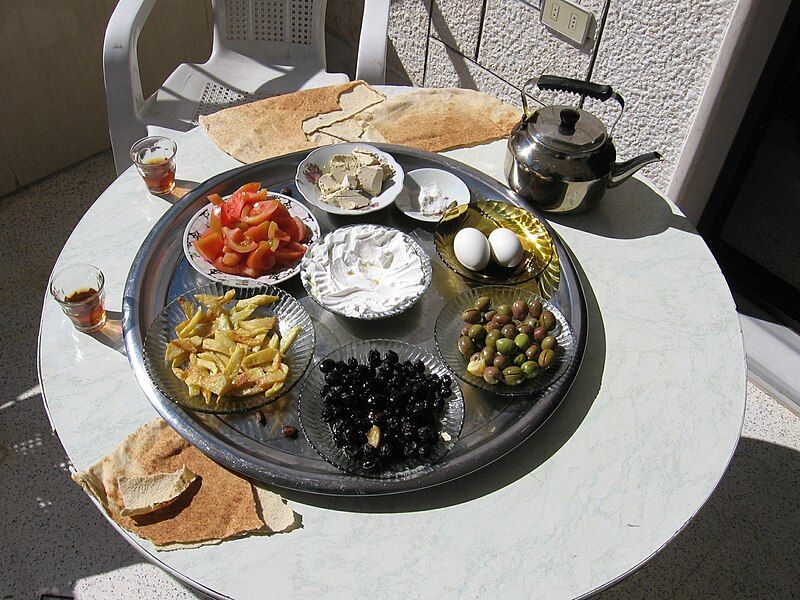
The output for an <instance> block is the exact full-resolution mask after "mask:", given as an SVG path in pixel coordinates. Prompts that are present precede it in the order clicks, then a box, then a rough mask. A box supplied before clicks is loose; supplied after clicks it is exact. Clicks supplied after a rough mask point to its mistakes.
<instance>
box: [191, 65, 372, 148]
mask: <svg viewBox="0 0 800 600" xmlns="http://www.w3.org/2000/svg"><path fill="white" fill-rule="evenodd" d="M365 87H366V88H369V86H368V85H367V84H366V83H365V82H363V81H350V82H348V83H343V84H341V85H332V86H327V87H321V88H309V89H306V90H300V91H298V92H292V93H289V94H283V95H280V96H273V97H272V98H264V99H263V100H256V101H254V102H248V103H247V104H241V105H238V106H232V107H230V108H226V109H223V110H220V111H219V112H216V113H213V114H211V115H202V116H200V118H199V121H200V125H202V126H203V128H204V129H205V131H206V134H207V135H208V137H209V138H211V140H212V141H213V142H214V143H215V144H216V145H217V146H218V147H219V148H220V149H221V150H222V151H223V152H225V153H227V154H230V155H231V156H232V157H233V158H235V159H236V160H238V161H240V162H243V163H253V162H257V161H259V160H264V159H266V158H272V157H274V156H280V155H282V154H287V153H289V152H296V151H298V150H306V149H309V148H313V147H315V146H317V145H319V143H318V142H315V141H313V140H309V138H308V136H307V135H306V133H305V132H304V131H303V123H304V122H305V121H307V120H309V119H312V118H314V117H316V116H318V115H324V114H329V113H331V114H332V113H340V112H341V113H342V114H348V113H350V112H352V110H354V109H355V108H357V107H358V106H357V105H356V104H355V103H354V101H357V100H358V99H359V98H370V99H373V98H374V94H377V92H375V90H372V88H369V90H371V91H372V92H373V93H372V94H369V93H368V94H364V93H363V90H362V91H360V92H358V93H356V94H355V95H351V94H350V93H349V92H352V91H353V90H356V89H360V88H365ZM342 96H344V97H345V98H346V100H345V103H346V104H347V106H348V107H349V108H350V110H348V111H344V110H342V106H341V105H340V103H339V102H340V99H341V98H342ZM382 100H383V96H382V95H381V96H380V98H379V99H378V102H380V101H382ZM362 102H363V105H362V108H361V110H363V109H365V108H367V107H368V106H372V105H374V104H371V102H372V100H369V101H365V100H363V99H362ZM337 118H338V117H337Z"/></svg>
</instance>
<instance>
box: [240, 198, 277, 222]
mask: <svg viewBox="0 0 800 600" xmlns="http://www.w3.org/2000/svg"><path fill="white" fill-rule="evenodd" d="M282 206H283V205H282V204H281V203H280V202H276V201H275V200H265V201H264V202H256V203H255V204H253V207H252V208H251V209H250V210H249V211H248V213H247V214H246V215H243V216H242V221H244V222H245V223H247V224H248V225H258V224H259V223H263V222H264V221H271V220H273V218H272V216H273V214H275V211H276V210H278V207H282Z"/></svg>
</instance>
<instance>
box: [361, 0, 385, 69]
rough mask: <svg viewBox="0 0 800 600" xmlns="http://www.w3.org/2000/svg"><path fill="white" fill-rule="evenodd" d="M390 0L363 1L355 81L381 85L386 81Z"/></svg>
mask: <svg viewBox="0 0 800 600" xmlns="http://www.w3.org/2000/svg"><path fill="white" fill-rule="evenodd" d="M390 4H391V0H364V18H363V19H362V21H361V36H360V38H359V40H358V62H357V63H356V79H363V80H364V81H366V82H367V83H374V84H381V83H384V82H385V81H386V44H387V41H388V34H389V6H390Z"/></svg>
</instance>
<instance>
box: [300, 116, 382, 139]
mask: <svg viewBox="0 0 800 600" xmlns="http://www.w3.org/2000/svg"><path fill="white" fill-rule="evenodd" d="M311 139H312V140H313V141H316V142H318V143H319V144H320V145H324V144H326V143H328V144H338V143H340V142H385V141H386V140H385V139H384V137H383V136H382V135H381V134H380V133H378V132H377V131H376V130H375V128H373V127H372V126H371V125H369V124H367V123H364V122H363V121H359V120H358V116H356V117H355V118H353V119H347V120H346V121H340V122H338V123H334V124H333V125H329V126H328V127H323V128H322V129H320V130H319V131H317V132H315V133H314V134H312V135H311ZM329 139H330V140H335V141H328V140H329Z"/></svg>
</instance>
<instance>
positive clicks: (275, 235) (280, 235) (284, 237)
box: [267, 221, 292, 242]
mask: <svg viewBox="0 0 800 600" xmlns="http://www.w3.org/2000/svg"><path fill="white" fill-rule="evenodd" d="M267 237H268V238H269V239H271V240H280V241H282V242H291V241H292V238H291V236H290V235H289V234H288V233H286V232H285V231H282V230H281V228H280V227H278V224H277V223H276V222H275V221H271V222H270V224H269V233H268V234H267Z"/></svg>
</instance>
